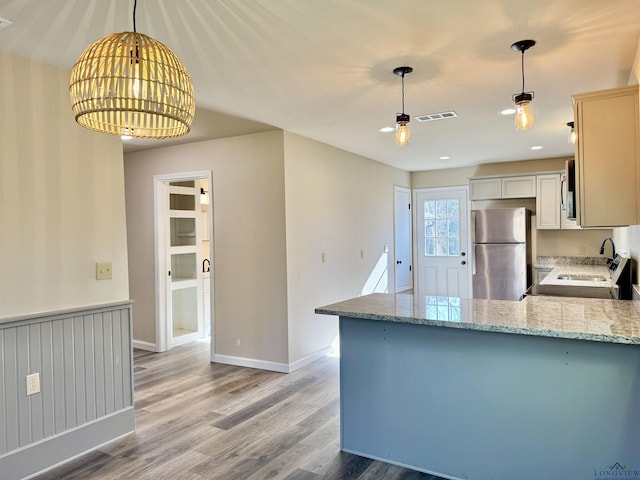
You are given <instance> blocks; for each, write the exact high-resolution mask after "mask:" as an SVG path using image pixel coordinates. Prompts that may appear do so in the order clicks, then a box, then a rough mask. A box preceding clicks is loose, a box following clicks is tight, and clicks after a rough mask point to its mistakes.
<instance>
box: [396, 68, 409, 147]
mask: <svg viewBox="0 0 640 480" xmlns="http://www.w3.org/2000/svg"><path fill="white" fill-rule="evenodd" d="M411 72H413V68H411V67H396V68H394V69H393V73H395V74H396V75H399V76H400V77H402V113H398V114H396V144H398V145H400V146H401V147H404V146H405V145H408V144H409V134H410V131H409V122H410V121H411V117H410V116H409V115H407V114H406V113H404V76H405V75H407V74H409V73H411Z"/></svg>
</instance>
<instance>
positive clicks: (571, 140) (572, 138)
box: [567, 122, 578, 143]
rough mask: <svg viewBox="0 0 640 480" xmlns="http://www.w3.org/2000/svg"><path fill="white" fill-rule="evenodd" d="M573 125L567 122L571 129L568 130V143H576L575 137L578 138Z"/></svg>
mask: <svg viewBox="0 0 640 480" xmlns="http://www.w3.org/2000/svg"><path fill="white" fill-rule="evenodd" d="M574 125H575V124H574V123H573V122H567V127H569V128H570V129H571V131H570V132H569V139H568V141H569V143H576V139H577V138H578V134H577V133H576V129H575V127H574Z"/></svg>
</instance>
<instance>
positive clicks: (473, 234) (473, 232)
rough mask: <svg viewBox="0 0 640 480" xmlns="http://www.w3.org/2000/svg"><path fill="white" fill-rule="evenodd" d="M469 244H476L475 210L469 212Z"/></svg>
mask: <svg viewBox="0 0 640 480" xmlns="http://www.w3.org/2000/svg"><path fill="white" fill-rule="evenodd" d="M471 243H476V212H475V210H472V211H471ZM474 254H475V252H474ZM474 265H475V262H474ZM473 273H475V266H474V269H473Z"/></svg>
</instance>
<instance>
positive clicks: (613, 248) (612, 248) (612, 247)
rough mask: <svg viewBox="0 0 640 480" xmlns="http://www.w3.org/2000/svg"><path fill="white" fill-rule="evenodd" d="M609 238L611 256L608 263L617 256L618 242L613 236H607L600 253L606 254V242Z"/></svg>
mask: <svg viewBox="0 0 640 480" xmlns="http://www.w3.org/2000/svg"><path fill="white" fill-rule="evenodd" d="M607 240H609V241H610V242H611V258H610V259H609V261H607V264H609V263H611V262H612V261H613V260H614V259H615V258H616V244H615V243H614V241H613V238H611V237H607V238H605V239H604V240H602V245H600V255H604V244H605V243H607Z"/></svg>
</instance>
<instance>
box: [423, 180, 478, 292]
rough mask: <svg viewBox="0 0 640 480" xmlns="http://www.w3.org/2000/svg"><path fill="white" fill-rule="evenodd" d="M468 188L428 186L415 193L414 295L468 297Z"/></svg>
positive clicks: (469, 289)
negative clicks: (415, 268)
mask: <svg viewBox="0 0 640 480" xmlns="http://www.w3.org/2000/svg"><path fill="white" fill-rule="evenodd" d="M467 196H468V191H467V189H466V188H430V189H420V190H416V192H415V203H414V207H415V208H414V215H415V216H416V242H415V245H416V262H417V272H416V283H417V285H416V286H415V294H417V295H421V296H426V295H432V296H433V295H435V296H441V297H462V298H469V297H470V296H471V286H470V284H471V280H470V278H471V277H470V269H469V265H470V259H469V234H468V218H467V211H468V207H467V204H468V201H467Z"/></svg>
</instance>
